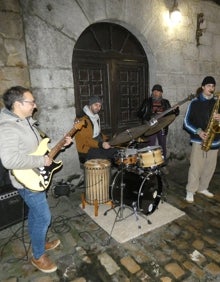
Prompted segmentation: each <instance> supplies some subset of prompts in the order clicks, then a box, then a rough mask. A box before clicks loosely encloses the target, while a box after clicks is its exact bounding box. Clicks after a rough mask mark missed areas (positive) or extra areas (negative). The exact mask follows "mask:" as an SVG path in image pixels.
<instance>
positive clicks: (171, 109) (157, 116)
mask: <svg viewBox="0 0 220 282" xmlns="http://www.w3.org/2000/svg"><path fill="white" fill-rule="evenodd" d="M194 97H195V95H194V94H191V95H190V96H189V97H187V98H185V99H184V100H182V101H180V102H178V103H177V104H175V105H174V106H172V107H171V108H169V109H167V110H165V111H164V112H162V113H160V114H158V115H155V116H154V119H156V120H158V119H160V118H162V117H163V116H165V115H166V114H168V113H170V112H172V111H173V110H174V109H175V108H176V107H179V106H181V105H183V104H184V103H186V102H187V101H190V100H192V98H194Z"/></svg>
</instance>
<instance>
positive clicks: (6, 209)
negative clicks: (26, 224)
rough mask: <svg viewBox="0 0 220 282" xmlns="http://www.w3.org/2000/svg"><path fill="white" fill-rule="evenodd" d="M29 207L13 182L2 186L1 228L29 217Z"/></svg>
mask: <svg viewBox="0 0 220 282" xmlns="http://www.w3.org/2000/svg"><path fill="white" fill-rule="evenodd" d="M27 213H28V207H27V206H26V204H25V203H24V201H23V199H22V197H21V196H20V195H19V193H18V191H17V189H15V188H14V187H13V186H12V185H11V184H9V185H4V186H0V214H1V216H0V230H2V229H4V228H7V227H9V226H11V225H13V224H16V223H18V222H20V221H22V220H24V219H26V218H27Z"/></svg>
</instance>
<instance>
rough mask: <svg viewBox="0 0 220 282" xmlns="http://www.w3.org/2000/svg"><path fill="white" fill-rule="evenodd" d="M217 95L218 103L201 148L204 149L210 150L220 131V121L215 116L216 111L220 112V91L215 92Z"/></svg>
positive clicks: (214, 108)
mask: <svg viewBox="0 0 220 282" xmlns="http://www.w3.org/2000/svg"><path fill="white" fill-rule="evenodd" d="M215 95H216V96H217V100H216V103H215V105H214V107H213V110H212V114H211V116H210V119H209V123H208V126H207V128H206V130H205V132H206V133H207V138H206V139H205V140H203V142H202V147H201V149H202V150H203V151H206V152H207V151H208V150H209V149H210V147H211V145H212V142H213V140H214V138H215V134H216V133H220V122H219V121H217V120H215V119H214V118H213V116H214V113H218V111H219V107H220V92H219V93H216V94H215Z"/></svg>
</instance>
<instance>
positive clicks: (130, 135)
mask: <svg viewBox="0 0 220 282" xmlns="http://www.w3.org/2000/svg"><path fill="white" fill-rule="evenodd" d="M149 127H150V125H149V124H143V125H140V126H137V127H133V128H129V129H126V130H125V131H123V132H121V133H119V134H118V135H116V136H114V137H113V138H112V139H111V140H110V141H109V144H110V145H111V146H115V145H119V144H123V143H127V142H130V141H132V140H134V139H135V138H138V137H139V136H141V135H143V134H144V133H145V132H146V131H147V129H148V128H149Z"/></svg>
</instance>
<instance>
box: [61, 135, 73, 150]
mask: <svg viewBox="0 0 220 282" xmlns="http://www.w3.org/2000/svg"><path fill="white" fill-rule="evenodd" d="M64 139H65V144H64V145H63V146H65V147H66V146H69V145H70V144H71V143H72V142H73V139H72V137H70V136H67V135H66V136H65V138H64Z"/></svg>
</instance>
